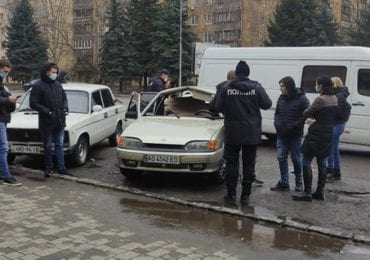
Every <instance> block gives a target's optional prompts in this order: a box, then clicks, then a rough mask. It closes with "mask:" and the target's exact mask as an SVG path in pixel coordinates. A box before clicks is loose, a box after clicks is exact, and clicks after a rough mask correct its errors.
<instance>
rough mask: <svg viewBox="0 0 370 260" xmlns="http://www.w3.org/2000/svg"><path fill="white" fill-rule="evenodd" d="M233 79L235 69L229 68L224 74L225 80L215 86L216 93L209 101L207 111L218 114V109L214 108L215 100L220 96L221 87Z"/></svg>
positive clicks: (234, 77)
mask: <svg viewBox="0 0 370 260" xmlns="http://www.w3.org/2000/svg"><path fill="white" fill-rule="evenodd" d="M234 79H236V75H235V70H230V71H229V72H228V73H227V75H226V80H225V81H222V82H221V83H219V84H218V85H217V86H216V94H215V96H214V97H213V99H212V100H211V102H210V103H209V111H211V112H212V113H214V114H218V111H217V109H216V100H217V98H218V97H219V96H220V93H221V89H222V88H224V87H227V85H229V84H230V82H231V81H232V80H234Z"/></svg>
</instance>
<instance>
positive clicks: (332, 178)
mask: <svg viewBox="0 0 370 260" xmlns="http://www.w3.org/2000/svg"><path fill="white" fill-rule="evenodd" d="M326 179H327V180H329V181H339V180H340V179H341V175H340V174H337V173H329V174H328V175H326Z"/></svg>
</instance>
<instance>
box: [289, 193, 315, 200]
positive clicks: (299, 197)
mask: <svg viewBox="0 0 370 260" xmlns="http://www.w3.org/2000/svg"><path fill="white" fill-rule="evenodd" d="M292 197H293V199H294V200H297V201H312V197H311V194H308V193H305V192H300V193H297V194H295V195H293V196H292Z"/></svg>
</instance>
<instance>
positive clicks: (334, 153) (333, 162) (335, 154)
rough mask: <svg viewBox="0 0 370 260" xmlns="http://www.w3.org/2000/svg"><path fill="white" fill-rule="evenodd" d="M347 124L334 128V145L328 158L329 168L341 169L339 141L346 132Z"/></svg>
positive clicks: (337, 125)
mask: <svg viewBox="0 0 370 260" xmlns="http://www.w3.org/2000/svg"><path fill="white" fill-rule="evenodd" d="M345 126H346V124H336V125H334V126H333V144H332V147H331V152H330V154H329V156H328V168H335V169H340V154H339V139H340V136H341V135H342V134H343V132H344V128H345Z"/></svg>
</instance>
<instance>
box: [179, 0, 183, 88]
mask: <svg viewBox="0 0 370 260" xmlns="http://www.w3.org/2000/svg"><path fill="white" fill-rule="evenodd" d="M181 79H182V0H180V43H179V87H181Z"/></svg>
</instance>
